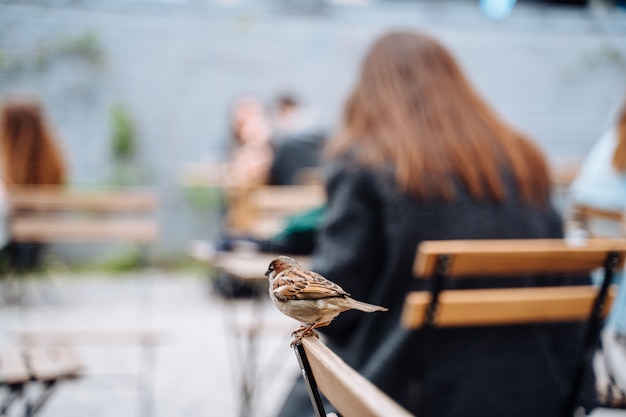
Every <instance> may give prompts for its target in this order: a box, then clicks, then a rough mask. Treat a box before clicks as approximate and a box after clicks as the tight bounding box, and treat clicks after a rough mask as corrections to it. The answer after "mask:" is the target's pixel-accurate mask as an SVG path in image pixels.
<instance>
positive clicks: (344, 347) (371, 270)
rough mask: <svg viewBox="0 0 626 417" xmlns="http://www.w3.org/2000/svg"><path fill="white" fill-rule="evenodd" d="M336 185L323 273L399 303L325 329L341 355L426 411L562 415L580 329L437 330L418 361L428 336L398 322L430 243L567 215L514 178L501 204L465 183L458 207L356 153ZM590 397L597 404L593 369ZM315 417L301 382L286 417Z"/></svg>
mask: <svg viewBox="0 0 626 417" xmlns="http://www.w3.org/2000/svg"><path fill="white" fill-rule="evenodd" d="M327 191H328V207H327V212H326V223H325V228H324V229H323V231H322V233H321V239H320V241H319V242H318V247H317V250H316V253H315V258H314V259H315V260H314V266H313V270H315V271H316V272H319V273H321V274H322V275H324V276H326V277H327V278H329V279H330V280H332V281H334V282H336V283H337V284H339V285H341V286H342V287H343V288H344V289H345V290H346V291H348V292H349V293H351V294H352V296H353V297H354V298H356V299H357V300H361V301H365V302H369V303H373V304H377V305H382V306H385V307H388V308H389V311H388V312H385V313H372V314H364V313H361V312H354V311H350V312H346V313H343V314H342V315H341V316H339V317H338V318H337V319H336V320H335V321H334V322H333V323H332V324H331V325H330V326H329V327H325V328H321V329H319V330H321V332H322V333H324V334H325V336H327V340H326V341H327V344H328V346H329V347H330V348H331V349H332V350H333V351H334V352H336V353H337V354H338V355H339V356H340V357H342V358H343V359H344V360H345V361H346V362H347V363H348V364H349V365H351V366H352V367H354V368H355V369H356V370H357V371H358V372H360V373H361V374H362V375H363V376H365V377H366V378H368V379H369V380H371V381H372V382H373V383H374V384H376V385H377V386H378V387H379V388H381V389H382V390H383V391H385V392H386V393H387V394H389V395H390V396H391V397H392V398H394V399H395V400H396V401H398V402H399V403H400V404H401V405H403V406H404V407H406V408H407V409H408V410H409V411H411V412H412V413H414V414H416V415H418V416H420V417H458V416H465V417H472V416H480V417H501V416H507V417H514V416H524V417H527V416H533V417H541V416H546V417H553V416H555V415H559V414H558V413H559V411H560V410H561V407H562V406H563V403H564V401H565V392H566V389H567V386H568V382H569V377H570V374H571V372H572V369H573V367H574V362H575V360H576V358H577V355H578V353H579V350H580V348H581V347H582V325H579V324H559V325H534V326H528V325H518V326H500V327H488V328H462V329H461V328H460V329H445V330H439V329H438V330H437V333H436V338H435V339H434V342H433V344H432V346H429V347H428V352H429V353H428V355H429V356H427V361H426V363H423V362H422V361H420V360H419V358H420V349H421V348H422V342H423V331H422V330H417V331H411V330H406V329H404V328H402V327H401V326H400V313H401V311H402V305H403V302H404V298H405V295H406V294H407V293H408V292H409V291H412V290H415V289H418V285H420V283H421V282H423V281H424V280H419V281H418V280H416V279H415V278H414V277H413V276H412V273H411V270H412V265H413V260H414V257H415V253H416V248H417V246H418V245H419V243H420V242H422V241H424V240H448V239H509V238H558V237H561V236H562V226H561V219H560V218H559V216H558V214H557V213H556V212H555V211H554V209H553V208H552V207H550V205H549V203H548V202H546V204H545V206H543V207H536V206H531V205H528V204H525V203H523V202H521V201H520V199H519V197H518V193H517V191H516V187H515V185H514V182H513V181H512V180H510V181H508V182H507V193H508V195H507V198H506V201H505V202H503V203H500V204H498V203H492V202H477V201H475V200H474V199H473V198H471V197H470V196H469V195H468V193H467V191H465V190H464V188H462V187H460V186H457V187H456V199H455V200H454V201H453V202H452V203H448V204H444V203H441V202H420V201H418V200H416V199H414V198H412V197H410V196H407V195H406V194H403V193H399V192H397V191H396V189H395V186H394V180H393V176H392V175H391V172H390V170H389V171H388V172H383V170H382V169H381V170H378V171H375V170H373V169H371V168H359V167H357V166H356V164H355V163H351V162H350V161H348V160H342V161H338V162H336V163H334V164H332V165H331V166H330V168H329V176H328V181H327ZM557 279H558V280H559V281H560V278H557ZM554 280H555V279H553V280H552V281H554ZM488 281H491V280H486V282H483V284H484V283H487V284H489V282H488ZM584 281H585V282H588V277H584ZM507 282H509V281H507ZM533 282H534V281H533ZM426 284H427V282H426ZM518 284H522V285H528V284H530V281H529V280H525V279H523V278H520V280H518ZM551 284H554V282H551ZM421 285H424V284H421ZM509 285H510V284H509ZM294 362H295V359H294ZM583 404H584V405H585V406H587V407H588V408H592V407H594V406H595V405H596V397H595V389H594V378H593V374H592V372H591V367H590V366H589V378H588V379H587V381H586V385H585V388H584V393H583ZM329 409H330V407H329ZM328 411H329V410H327V412H328ZM308 415H312V408H311V405H310V402H309V400H308V396H307V394H306V390H305V388H304V384H303V383H302V378H299V380H298V382H297V383H296V386H295V387H294V390H293V392H292V393H291V394H290V396H289V398H288V400H287V403H286V404H285V406H284V409H283V410H282V413H281V416H283V417H296V416H298V417H300V416H308Z"/></svg>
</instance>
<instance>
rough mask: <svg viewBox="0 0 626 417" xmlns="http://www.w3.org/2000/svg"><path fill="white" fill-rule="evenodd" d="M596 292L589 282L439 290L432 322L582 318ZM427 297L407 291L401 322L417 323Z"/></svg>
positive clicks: (464, 323)
mask: <svg viewBox="0 0 626 417" xmlns="http://www.w3.org/2000/svg"><path fill="white" fill-rule="evenodd" d="M615 293H616V288H615V286H613V287H612V288H611V289H610V290H609V294H608V297H607V301H606V303H605V305H604V311H603V313H604V315H605V316H606V314H608V312H609V311H610V308H611V305H612V303H613V299H614V298H615ZM597 294H598V292H597V289H596V288H594V287H591V286H566V287H532V288H497V289H479V290H455V291H443V292H442V293H441V294H440V296H439V311H440V314H438V315H437V318H436V323H437V326H439V327H454V326H490V325H504V324H521V323H547V322H567V321H582V320H585V319H586V318H588V317H589V315H590V313H591V308H592V306H593V302H594V300H595V298H596V296H597ZM430 300H431V295H430V293H429V292H426V291H419V292H413V293H410V294H409V295H408V296H407V298H406V302H405V306H404V310H403V313H402V324H403V325H404V326H405V327H407V328H410V329H415V328H419V327H421V326H422V325H423V324H424V317H425V314H426V309H427V307H428V305H429V303H430Z"/></svg>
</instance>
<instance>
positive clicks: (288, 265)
mask: <svg viewBox="0 0 626 417" xmlns="http://www.w3.org/2000/svg"><path fill="white" fill-rule="evenodd" d="M265 276H267V277H268V278H269V280H270V288H269V292H270V297H271V298H272V301H274V304H276V307H278V309H279V310H280V311H281V312H282V313H283V314H285V315H287V316H289V317H291V318H293V319H296V320H298V321H300V322H301V323H304V325H303V326H302V327H300V328H299V329H297V330H295V331H294V332H293V333H292V336H294V340H293V342H291V345H292V346H294V345H295V344H296V343H298V342H299V341H300V340H301V339H302V338H303V337H305V336H311V335H314V336H316V337H317V333H315V331H314V329H317V328H318V327H324V326H328V325H329V324H330V322H331V321H333V319H334V318H335V317H337V316H338V315H339V314H341V313H343V312H344V311H347V310H352V309H355V310H360V311H364V312H366V313H372V312H374V311H387V309H386V308H385V307H380V306H376V305H373V304H367V303H364V302H361V301H357V300H354V299H352V298H350V294H348V293H347V292H345V291H344V290H343V288H341V287H340V286H339V285H337V284H335V283H334V282H332V281H329V280H327V279H326V278H324V277H323V276H321V275H320V274H318V273H315V272H312V271H308V270H306V269H304V268H302V266H300V264H298V262H296V261H295V260H293V259H292V258H290V257H288V256H279V257H278V258H276V259H274V260H273V261H272V262H271V263H270V265H269V268H268V269H267V271H266V272H265Z"/></svg>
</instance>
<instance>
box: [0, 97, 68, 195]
mask: <svg viewBox="0 0 626 417" xmlns="http://www.w3.org/2000/svg"><path fill="white" fill-rule="evenodd" d="M0 155H1V156H0V158H1V160H2V179H3V180H4V182H5V184H6V186H7V187H9V188H14V187H24V186H30V185H62V184H64V183H65V176H66V167H65V163H64V161H63V157H62V154H61V151H60V149H59V147H58V145H57V141H56V138H55V137H54V134H53V132H52V129H51V127H50V126H49V125H48V122H47V121H46V119H45V117H44V114H43V110H42V108H41V105H40V104H39V103H38V102H37V101H36V100H34V99H30V98H12V99H8V100H6V101H4V102H3V103H2V107H1V108H0Z"/></svg>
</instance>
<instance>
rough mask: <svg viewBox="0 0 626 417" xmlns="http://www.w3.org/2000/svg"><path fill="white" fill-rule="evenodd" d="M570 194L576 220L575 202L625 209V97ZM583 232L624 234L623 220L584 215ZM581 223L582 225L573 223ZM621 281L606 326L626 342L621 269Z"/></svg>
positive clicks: (625, 290)
mask: <svg viewBox="0 0 626 417" xmlns="http://www.w3.org/2000/svg"><path fill="white" fill-rule="evenodd" d="M570 197H571V204H572V214H571V217H572V220H574V221H575V220H579V219H578V218H577V216H578V215H579V212H578V211H577V206H578V205H579V204H582V205H585V206H588V207H592V208H595V209H599V210H605V211H609V212H618V213H619V212H622V213H623V212H625V211H626V101H624V103H623V104H622V107H621V109H620V111H619V113H618V115H617V120H616V122H615V124H614V125H613V126H611V128H610V129H608V130H607V131H606V132H605V133H604V135H602V136H601V137H600V139H599V140H598V141H597V142H596V143H595V144H594V145H593V147H592V149H591V151H590V152H589V154H588V155H587V158H586V159H585V161H584V162H583V164H582V166H581V168H580V171H579V173H578V175H577V176H576V178H575V179H574V181H573V183H572V186H571V189H570ZM585 223H586V224H585V225H584V226H585V227H586V228H587V230H586V231H587V232H589V233H591V234H592V235H595V236H610V237H624V236H625V234H626V224H624V223H623V222H622V224H621V227H616V224H615V222H613V221H610V220H606V219H601V218H598V219H587V221H586V222H585ZM577 226H582V225H577ZM616 281H617V282H621V284H620V289H619V293H618V295H617V298H616V300H615V301H614V303H613V307H612V310H611V313H610V315H609V317H608V320H607V323H606V327H607V329H610V330H611V331H613V332H614V333H615V336H616V337H617V339H618V340H621V341H624V342H626V285H624V272H623V271H622V272H621V273H620V274H619V275H618V276H617V279H616Z"/></svg>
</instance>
